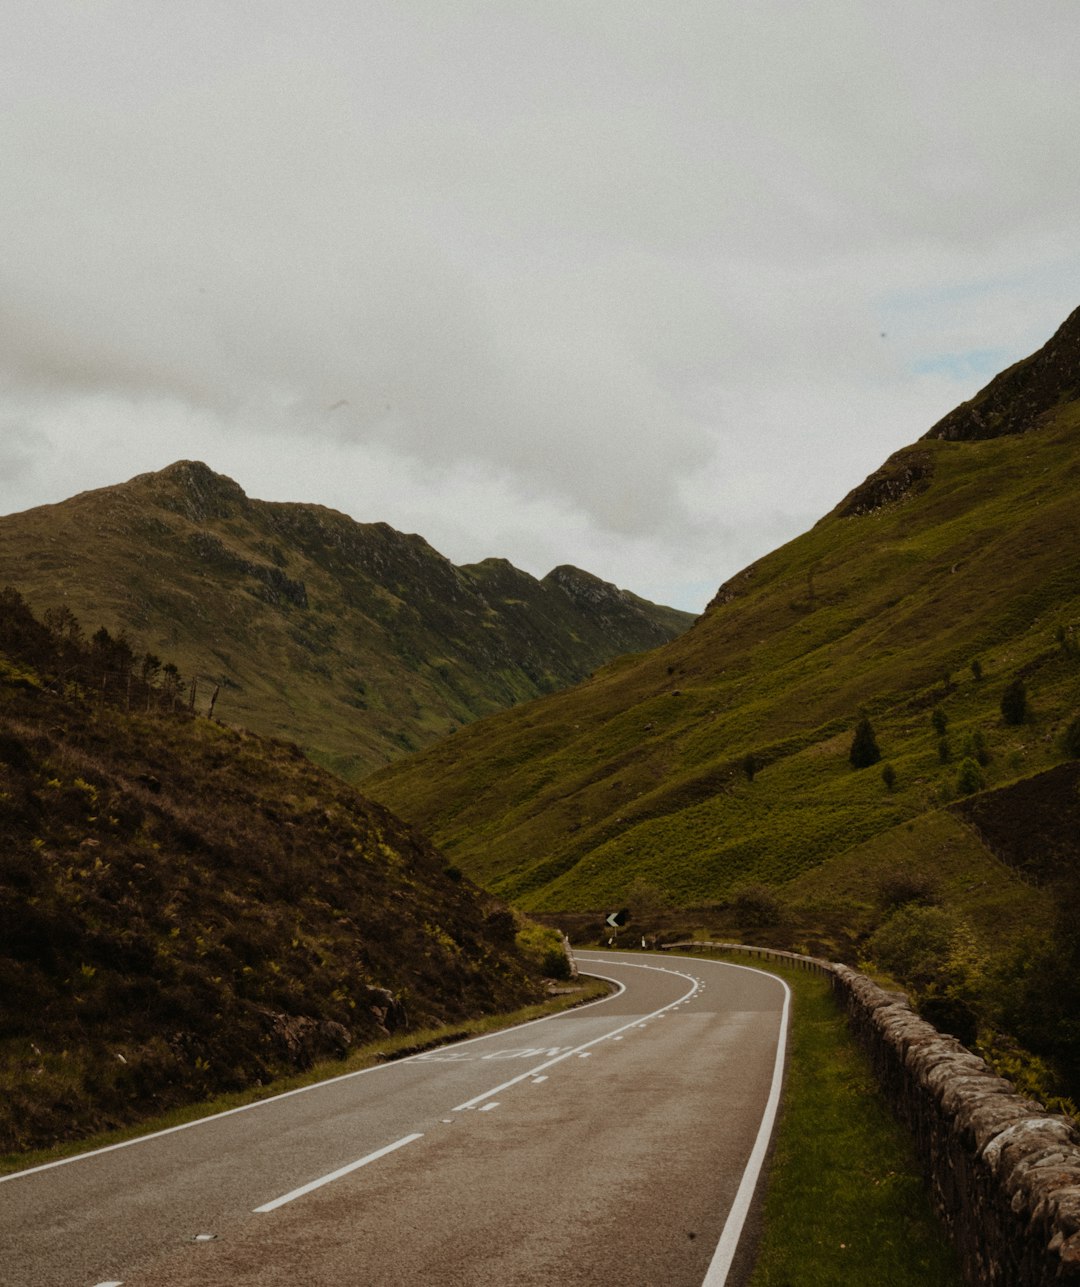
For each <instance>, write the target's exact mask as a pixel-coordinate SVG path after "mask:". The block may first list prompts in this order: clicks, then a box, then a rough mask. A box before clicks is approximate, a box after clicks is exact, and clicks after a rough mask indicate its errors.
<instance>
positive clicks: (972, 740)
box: [960, 728, 990, 768]
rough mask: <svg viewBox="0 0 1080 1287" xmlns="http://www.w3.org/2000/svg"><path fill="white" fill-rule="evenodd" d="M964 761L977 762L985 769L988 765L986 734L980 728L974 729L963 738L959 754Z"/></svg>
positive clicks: (988, 750) (988, 755)
mask: <svg viewBox="0 0 1080 1287" xmlns="http://www.w3.org/2000/svg"><path fill="white" fill-rule="evenodd" d="M960 754H961V756H962V757H963V758H964V759H972V760H975V761H977V762H978V763H979V764H981V765H982V766H983V768H985V767H986V766H987V765H988V764H989V763H990V748H989V747H988V746H987V745H986V734H985V733H984V732H983V731H982V729H981V728H977V729H975V730H974V731H973V732H971V733H969V734H968V735H967V737H965V738H964V746H963V749H962V750H961V752H960Z"/></svg>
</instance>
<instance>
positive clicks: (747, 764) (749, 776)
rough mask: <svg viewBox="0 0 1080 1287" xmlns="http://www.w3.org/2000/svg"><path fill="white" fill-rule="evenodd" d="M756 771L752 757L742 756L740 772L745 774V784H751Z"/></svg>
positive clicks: (748, 755) (756, 767) (755, 761)
mask: <svg viewBox="0 0 1080 1287" xmlns="http://www.w3.org/2000/svg"><path fill="white" fill-rule="evenodd" d="M757 770H758V765H757V760H755V759H754V757H753V755H750V754H746V755H744V756H743V762H742V771H743V772H744V773H745V774H746V780H747V782H753V780H754V774H755V773H756V772H757Z"/></svg>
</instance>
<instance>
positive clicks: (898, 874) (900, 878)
mask: <svg viewBox="0 0 1080 1287" xmlns="http://www.w3.org/2000/svg"><path fill="white" fill-rule="evenodd" d="M937 901H938V891H937V884H936V883H935V881H934V879H933V877H931V876H928V875H927V874H926V872H923V871H916V870H915V869H914V868H911V867H909V868H901V869H900V870H898V871H891V872H889V873H888V874H887V875H885V876H882V878H881V880H880V881H879V882H878V902H879V903H880V905H881V906H882V907H883V908H884V909H885V910H886V911H895V910H896V908H898V907H904V906H905V905H906V904H908V903H920V904H922V905H923V906H928V905H929V904H931V903H936V902H937Z"/></svg>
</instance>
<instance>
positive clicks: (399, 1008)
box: [0, 590, 557, 1152]
mask: <svg viewBox="0 0 1080 1287" xmlns="http://www.w3.org/2000/svg"><path fill="white" fill-rule="evenodd" d="M81 648H82V651H83V652H85V653H86V654H87V656H89V654H90V649H89V647H88V646H87V645H82V646H81ZM79 651H80V647H79V646H78V645H75V646H73V645H72V640H71V637H70V634H65V635H64V636H63V637H60V636H58V635H57V634H56V633H55V632H50V631H49V630H47V629H45V628H44V627H43V626H42V625H41V623H39V622H36V621H35V620H34V618H33V616H32V615H31V614H30V612H29V610H28V609H27V608H26V606H25V604H24V603H23V601H22V600H21V599H20V598H19V596H18V595H17V594H15V593H14V592H12V591H10V590H8V591H4V592H2V593H0V996H2V997H3V1004H2V1006H0V1089H2V1093H0V1152H3V1151H7V1150H9V1149H15V1148H27V1147H32V1146H35V1145H44V1144H50V1143H52V1142H54V1141H55V1140H57V1139H67V1138H74V1137H78V1136H80V1135H84V1134H86V1133H89V1132H91V1131H94V1130H100V1129H103V1128H107V1127H114V1126H117V1125H120V1124H122V1123H125V1122H130V1121H132V1120H135V1119H137V1118H139V1117H142V1116H145V1115H147V1114H150V1113H160V1112H162V1111H163V1110H165V1109H168V1108H171V1107H174V1106H176V1105H178V1104H184V1103H187V1102H189V1101H191V1100H193V1099H199V1098H203V1097H205V1096H208V1095H215V1094H219V1093H221V1092H222V1091H229V1090H237V1089H242V1088H244V1087H247V1086H249V1085H252V1084H258V1083H260V1082H265V1081H268V1080H270V1079H271V1078H273V1077H275V1076H279V1075H281V1074H283V1073H290V1072H295V1071H296V1070H297V1069H303V1068H306V1067H308V1066H309V1065H310V1064H311V1063H312V1062H314V1061H315V1060H329V1059H333V1058H335V1057H344V1055H345V1054H346V1052H347V1051H348V1050H349V1049H351V1048H352V1047H354V1046H356V1045H358V1044H360V1043H363V1042H365V1041H371V1040H373V1039H375V1038H377V1037H379V1036H380V1035H382V1036H385V1035H386V1033H387V1030H389V1029H392V1028H407V1029H408V1030H410V1031H416V1030H418V1029H423V1028H425V1027H426V1026H431V1025H440V1024H443V1023H447V1022H455V1021H461V1020H466V1019H472V1018H475V1017H476V1016H478V1015H483V1014H490V1013H493V1012H496V1011H505V1010H509V1009H513V1008H515V1007H517V1006H520V1005H522V1004H524V1003H526V1002H529V1001H533V1000H537V999H539V997H540V995H541V986H540V981H539V978H538V975H539V973H540V971H539V969H538V968H537V965H538V964H540V963H542V962H537V963H533V962H531V961H530V960H529V959H528V950H529V946H530V943H531V942H532V940H530V939H529V938H526V940H525V942H524V946H523V948H519V947H518V946H517V943H516V937H515V936H516V933H517V926H516V924H515V920H514V918H513V916H512V915H511V914H510V913H509V912H508V911H507V909H506V908H505V907H504V906H502V905H501V904H500V903H499V902H498V901H497V900H495V899H492V898H491V897H490V896H488V895H483V894H481V893H480V892H479V891H478V890H477V889H476V888H475V887H474V886H472V885H471V884H470V883H469V882H468V881H465V880H463V879H462V877H461V874H460V873H459V872H457V871H456V870H454V869H447V867H446V862H445V859H444V858H443V857H442V856H441V855H440V854H439V853H438V852H437V851H436V850H435V849H433V847H432V846H431V845H430V844H429V843H428V842H427V841H426V840H425V839H424V838H423V837H422V836H420V835H418V834H417V833H416V832H415V831H413V830H412V829H411V828H409V827H408V826H406V825H405V824H404V823H402V822H400V821H399V820H398V819H397V818H395V817H394V816H393V815H392V814H390V813H389V812H388V811H387V810H386V809H384V808H382V807H381V806H378V805H376V804H373V803H372V802H371V801H370V800H367V799H365V798H364V797H363V796H361V795H360V794H359V793H358V792H357V791H356V790H355V789H353V788H352V787H349V786H347V785H346V784H345V783H344V782H342V781H341V779H340V778H338V777H336V776H334V775H332V774H330V773H328V772H326V771H325V770H322V769H319V768H317V767H316V766H315V765H313V764H312V763H311V762H310V761H309V760H307V759H306V758H305V757H304V756H303V755H301V754H300V752H299V751H298V750H297V748H296V747H295V746H292V745H290V744H286V743H280V742H271V741H268V740H265V739H262V738H259V737H257V736H255V735H253V734H250V733H246V732H242V731H239V730H234V729H230V728H228V727H225V726H222V725H220V724H217V723H215V722H212V721H210V720H207V719H205V718H202V717H196V716H191V715H189V714H188V713H187V712H186V711H184V710H180V711H171V710H169V708H168V706H167V705H162V704H160V703H158V704H155V705H152V707H151V709H150V710H149V711H147V710H145V709H143V707H142V703H141V702H140V703H139V704H138V705H139V709H138V710H137V711H131V712H128V711H125V710H124V709H123V703H122V702H121V703H120V705H119V706H118V705H116V704H110V703H103V702H102V701H101V699H100V695H99V693H98V692H97V691H96V690H94V691H92V692H91V694H90V695H89V696H88V697H78V696H74V695H71V694H70V692H69V693H68V694H66V695H65V694H63V693H61V691H59V690H60V689H62V688H63V687H64V686H65V685H64V683H63V679H64V676H65V675H69V674H70V673H71V662H72V660H73V658H74V659H76V660H77V654H78V652H79ZM67 687H68V688H69V689H70V684H68V685H67ZM534 938H535V936H534ZM541 942H542V940H536V943H537V945H538V946H539V945H540V944H541ZM556 942H557V940H556ZM548 947H549V948H550V944H548Z"/></svg>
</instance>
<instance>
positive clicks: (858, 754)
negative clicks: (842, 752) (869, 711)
mask: <svg viewBox="0 0 1080 1287" xmlns="http://www.w3.org/2000/svg"><path fill="white" fill-rule="evenodd" d="M848 759H849V760H850V761H851V767H852V768H854V769H868V768H869V767H870V766H871V764H876V763H877V762H878V760H880V759H881V750H880V748H879V747H878V744H877V738H876V737H875V736H874V726H873V725H872V724H871V723H870V721H869V719H867V717H866V716H865V715H864V716H863V717H862V719H860V720H859V722H858V724H856V725H855V736H854V737H853V738H852V739H851V750H850V751H849V753H848Z"/></svg>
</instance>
